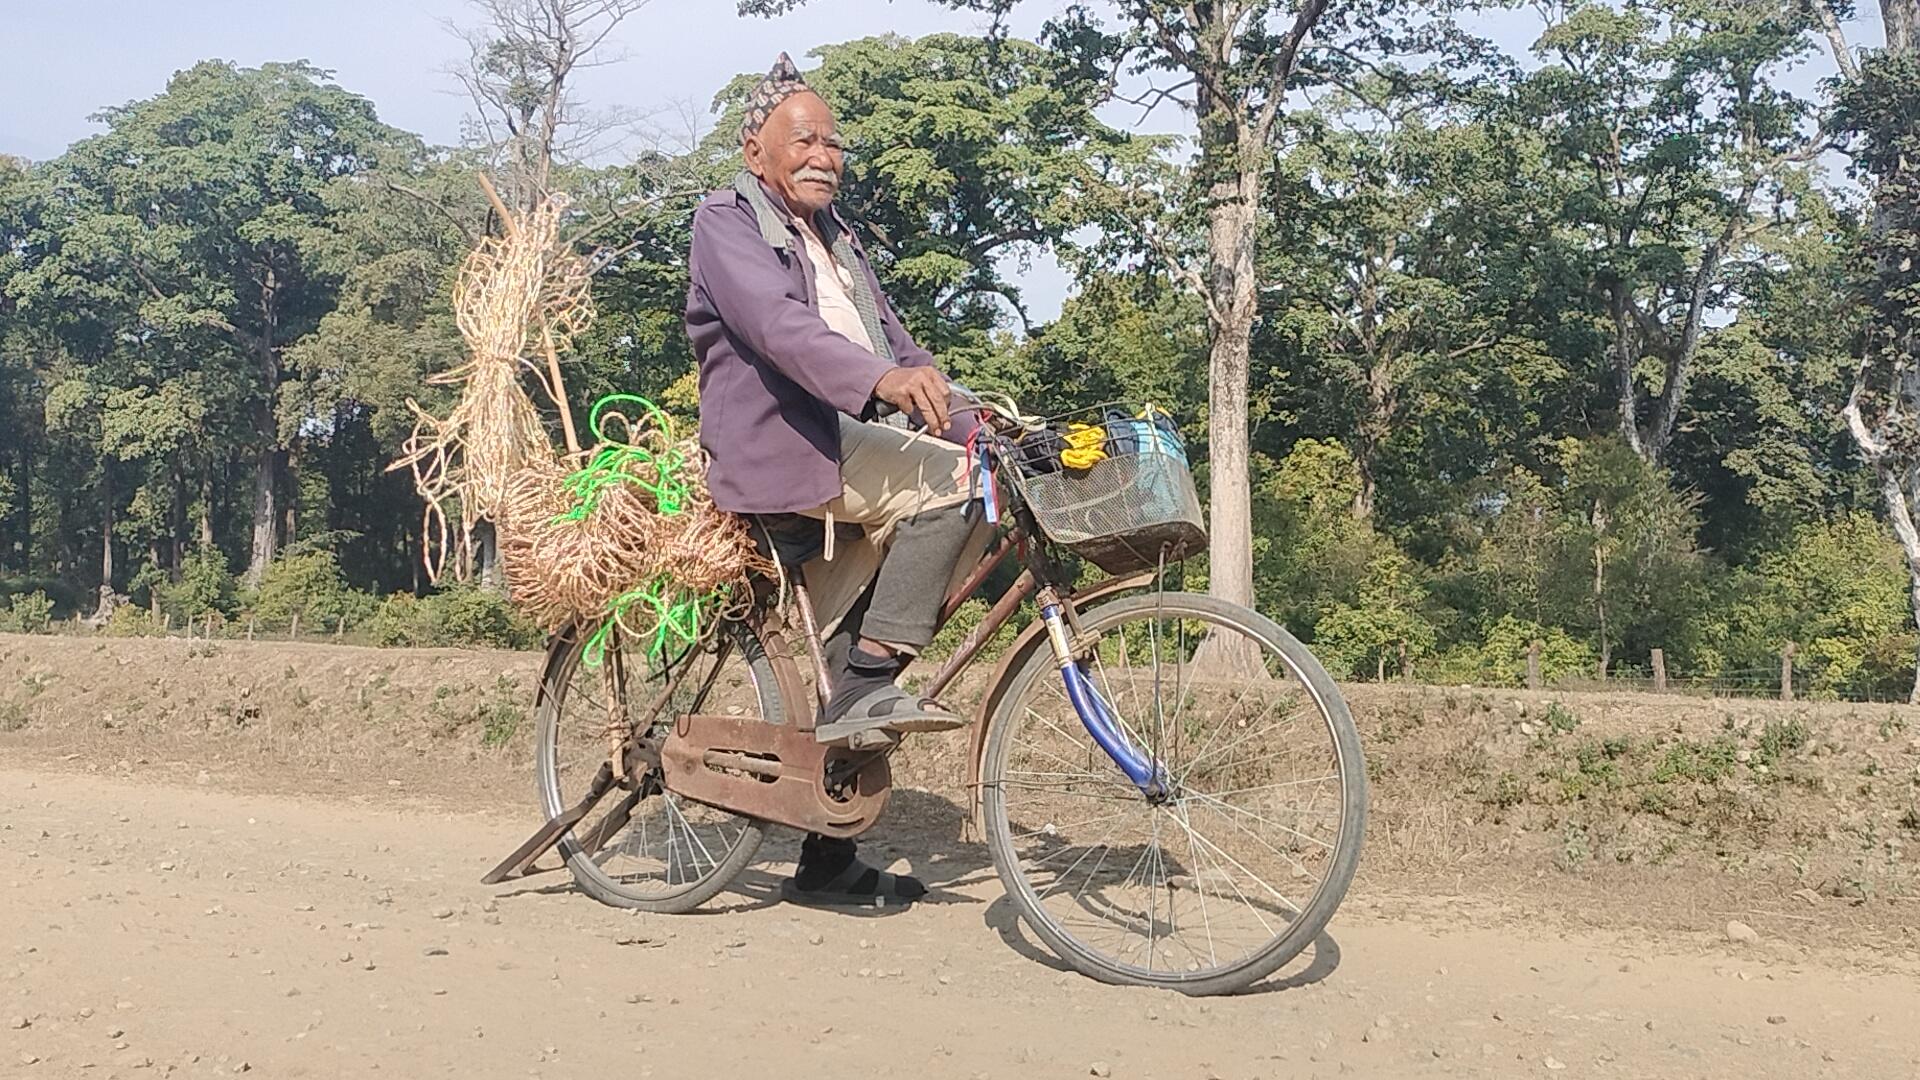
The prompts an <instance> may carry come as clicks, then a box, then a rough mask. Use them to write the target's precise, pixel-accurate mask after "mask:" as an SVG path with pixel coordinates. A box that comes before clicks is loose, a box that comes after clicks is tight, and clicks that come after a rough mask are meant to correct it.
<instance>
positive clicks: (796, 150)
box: [744, 93, 846, 215]
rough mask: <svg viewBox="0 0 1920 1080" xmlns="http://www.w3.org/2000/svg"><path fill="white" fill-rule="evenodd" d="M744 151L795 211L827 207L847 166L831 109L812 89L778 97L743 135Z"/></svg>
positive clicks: (754, 168) (810, 211)
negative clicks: (755, 126) (758, 123)
mask: <svg viewBox="0 0 1920 1080" xmlns="http://www.w3.org/2000/svg"><path fill="white" fill-rule="evenodd" d="M744 150H745V153H746V158H747V168H748V169H749V170H751V171H752V172H753V175H755V176H757V177H759V178H760V179H762V180H764V181H766V183H767V186H768V187H770V188H772V189H773V190H774V191H776V192H778V193H779V194H780V197H781V198H783V199H785V200H786V202H787V206H788V208H789V209H791V210H793V211H794V212H795V213H804V214H808V215H812V214H815V213H818V212H819V211H821V210H825V209H826V208H827V207H828V206H830V205H832V204H833V197H834V196H835V195H837V194H839V191H840V175H841V172H842V170H843V169H844V168H845V166H846V162H845V158H844V154H843V151H842V150H841V147H840V133H839V131H838V130H837V129H836V127H835V126H834V122H833V112H832V111H831V110H829V109H828V108H827V103H826V102H824V101H821V100H820V98H819V97H818V96H817V95H815V94H812V93H801V94H795V95H794V96H792V97H790V98H788V99H787V100H785V101H783V102H781V103H780V107H779V108H777V109H775V110H773V115H771V116H769V117H767V122H766V123H765V124H763V125H761V127H760V130H759V131H758V132H756V133H754V134H752V135H749V136H747V138H746V143H745V145H744Z"/></svg>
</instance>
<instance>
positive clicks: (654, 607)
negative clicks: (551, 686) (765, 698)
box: [553, 394, 726, 668]
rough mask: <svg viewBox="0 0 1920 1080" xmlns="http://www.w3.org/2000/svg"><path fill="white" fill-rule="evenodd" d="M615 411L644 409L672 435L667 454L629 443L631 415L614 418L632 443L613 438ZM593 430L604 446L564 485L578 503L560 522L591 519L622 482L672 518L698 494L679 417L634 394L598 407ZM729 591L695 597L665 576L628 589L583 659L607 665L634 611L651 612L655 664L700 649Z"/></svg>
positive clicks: (592, 417) (617, 396) (611, 609)
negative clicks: (706, 623) (708, 621)
mask: <svg viewBox="0 0 1920 1080" xmlns="http://www.w3.org/2000/svg"><path fill="white" fill-rule="evenodd" d="M616 405H637V406H639V409H638V413H639V415H642V416H644V417H645V418H646V419H647V421H648V422H649V423H650V424H651V425H652V426H653V427H654V428H655V429H656V430H658V431H660V432H661V433H662V434H664V435H665V436H666V442H667V444H668V447H669V448H668V449H667V450H664V451H661V452H659V453H655V452H654V451H652V450H649V449H648V448H646V447H644V446H636V445H634V444H633V443H632V442H630V441H628V440H630V439H632V438H633V437H634V434H633V432H634V424H633V419H632V418H631V417H629V416H628V415H626V414H625V413H614V414H613V415H616V416H619V417H620V419H621V420H622V421H623V422H624V424H625V428H626V430H625V431H623V432H622V434H623V435H625V436H626V438H625V439H616V438H613V437H612V436H610V435H608V434H607V432H606V430H605V429H604V427H603V426H602V425H603V423H604V421H605V420H606V419H607V414H608V410H609V409H610V408H611V407H613V406H616ZM587 427H588V428H589V430H591V431H592V432H593V436H594V439H595V440H597V444H598V448H597V449H596V450H595V451H594V453H593V456H592V457H591V458H589V459H588V460H587V463H586V464H585V465H583V466H582V467H580V468H579V469H577V470H575V471H574V472H572V473H570V474H568V475H567V477H566V478H565V479H564V480H563V481H562V484H563V486H564V487H565V488H566V491H567V494H568V495H569V496H570V497H571V498H572V501H573V506H572V508H571V509H569V510H568V511H567V512H566V513H564V514H560V515H559V516H557V517H555V518H554V519H553V520H554V522H555V523H556V524H557V523H559V522H562V521H585V520H586V519H587V517H588V516H589V515H591V514H592V513H593V511H594V510H595V509H596V508H597V507H598V506H599V505H600V496H601V495H602V494H603V493H604V492H606V491H607V490H609V489H611V488H613V487H615V486H617V485H620V484H634V485H636V486H638V487H639V488H640V489H641V490H642V491H645V492H646V493H647V494H649V495H651V496H652V497H653V506H654V510H655V512H657V513H660V514H664V515H667V516H673V515H675V514H679V513H681V512H682V511H684V510H685V509H686V507H687V503H688V502H689V500H690V498H691V494H692V487H691V485H690V483H689V482H688V480H687V478H686V476H685V474H684V470H685V468H686V465H687V460H686V455H684V454H682V453H681V452H680V451H679V450H677V449H673V448H672V444H673V443H674V441H675V440H674V437H673V419H672V418H671V417H669V416H668V415H667V414H666V413H665V412H664V411H662V410H661V408H660V407H659V406H658V405H655V404H654V403H653V402H651V401H648V400H647V399H646V398H643V397H640V396H638V395H635V394H608V395H607V396H605V397H603V398H601V399H600V400H599V401H596V402H594V403H593V410H592V412H591V413H590V414H589V418H588V421H587ZM725 592H726V590H725V589H717V590H714V591H712V592H709V593H706V594H702V595H693V594H689V593H687V592H686V591H684V590H682V589H678V588H676V587H675V586H674V584H673V581H672V579H671V578H670V577H668V576H666V575H661V576H660V577H657V578H655V579H653V580H652V581H648V582H646V583H644V584H641V585H639V586H637V587H635V588H632V589H628V590H627V591H626V592H623V593H621V594H620V595H619V596H616V597H614V598H613V602H612V603H611V604H609V605H608V608H609V613H608V616H607V619H606V621H605V622H604V623H602V624H601V625H600V628H599V629H598V630H596V631H594V634H593V636H592V637H590V638H588V639H587V644H586V647H585V649H584V650H583V651H582V654H581V657H580V660H581V663H583V664H585V665H586V666H587V667H589V668H597V667H599V666H600V665H601V663H602V662H603V661H604V660H605V659H606V651H607V640H608V638H609V636H610V635H611V634H612V632H613V629H614V627H616V626H621V625H622V624H623V623H624V621H625V619H626V617H627V615H628V613H629V612H630V611H633V610H635V609H639V610H640V611H642V612H645V613H647V614H648V615H649V616H650V618H651V619H652V626H653V635H652V640H651V641H650V642H649V643H648V645H647V655H648V657H649V658H651V659H652V660H654V661H655V662H658V661H660V660H661V659H662V658H663V657H665V656H666V655H667V652H668V650H669V649H673V650H675V651H676V652H678V651H683V650H685V649H688V648H691V647H693V646H694V645H696V644H698V643H699V641H700V637H701V633H702V631H701V624H702V622H703V619H704V616H705V613H706V611H707V610H708V609H709V607H710V605H712V604H713V603H715V602H716V601H718V600H719V599H721V598H722V597H723V595H724V594H725Z"/></svg>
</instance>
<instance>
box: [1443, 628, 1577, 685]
mask: <svg viewBox="0 0 1920 1080" xmlns="http://www.w3.org/2000/svg"><path fill="white" fill-rule="evenodd" d="M1535 641H1538V642H1540V678H1541V679H1542V680H1543V681H1545V682H1548V683H1552V682H1556V681H1558V680H1561V679H1565V678H1570V677H1572V678H1578V677H1583V676H1587V675H1591V674H1592V673H1593V670H1594V654H1593V649H1592V648H1591V647H1589V646H1588V645H1587V644H1586V643H1585V642H1582V641H1576V640H1575V639H1574V638H1573V637H1572V636H1570V635H1569V634H1568V633H1567V632H1566V631H1565V630H1563V629H1561V628H1560V627H1558V626H1541V625H1540V624H1539V623H1533V622H1527V621H1524V620H1522V619H1518V618H1515V617H1514V616H1513V615H1510V614H1509V615H1502V616H1500V618H1499V620H1498V621H1496V622H1495V623H1494V624H1493V625H1492V626H1491V627H1489V628H1488V629H1487V636H1486V639H1485V640H1484V641H1482V642H1481V643H1480V645H1479V646H1478V648H1474V649H1471V650H1469V651H1468V656H1467V658H1466V659H1467V661H1468V662H1467V663H1459V662H1458V661H1456V664H1457V666H1459V667H1461V668H1464V669H1465V670H1467V671H1469V672H1473V673H1485V674H1486V676H1490V678H1488V682H1489V683H1490V684H1492V685H1498V686H1524V685H1526V681H1527V655H1528V653H1529V652H1530V651H1531V649H1532V647H1533V643H1534V642H1535Z"/></svg>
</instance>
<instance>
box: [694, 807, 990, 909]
mask: <svg viewBox="0 0 1920 1080" xmlns="http://www.w3.org/2000/svg"><path fill="white" fill-rule="evenodd" d="M966 819H967V810H966V808H965V807H964V806H961V805H960V804H958V803H956V802H954V801H953V800H952V799H949V798H946V797H945V796H942V795H937V794H935V793H933V792H931V791H920V790H915V789H910V788H895V789H893V794H892V796H891V797H890V799H889V802H888V805H887V812H886V814H885V816H884V817H882V818H881V820H880V823H879V825H878V826H876V827H875V828H874V829H873V830H872V831H871V832H869V833H867V834H866V835H865V836H862V837H861V838H860V851H861V857H862V858H863V859H865V860H866V861H867V862H869V863H872V864H873V865H875V866H878V867H880V868H882V869H894V870H896V872H904V873H909V874H912V875H913V876H914V877H916V878H919V879H920V882H921V883H922V884H924V885H925V886H926V887H927V895H926V896H925V897H923V898H921V900H920V901H919V902H920V903H922V904H984V903H987V902H988V900H989V898H988V897H983V896H979V895H976V891H977V887H978V886H982V885H987V886H991V885H993V883H995V882H996V881H997V877H996V875H995V874H994V870H993V860H992V858H991V857H990V856H989V855H988V854H987V847H986V845H985V844H982V843H979V842H977V841H971V840H967V839H964V838H963V835H962V833H963V827H964V825H965V823H966ZM799 855H800V834H799V833H798V832H795V831H793V830H790V829H781V830H778V831H776V832H774V833H772V834H770V835H769V836H768V837H767V842H766V844H765V846H764V847H762V848H761V851H760V855H759V857H758V858H756V859H755V860H754V863H753V865H751V866H749V867H748V868H747V869H746V870H744V871H742V872H741V873H740V875H739V876H738V877H736V878H734V880H733V882H732V883H731V884H730V885H728V886H727V889H726V890H725V891H724V892H722V893H721V894H720V897H719V898H717V899H716V900H715V902H713V903H711V904H709V905H707V906H706V907H705V908H703V909H702V910H703V911H710V912H714V913H737V912H748V911H759V910H763V909H765V908H770V907H774V906H776V905H778V904H782V903H786V902H787V901H786V899H785V898H784V897H783V896H782V895H781V885H782V883H783V882H784V881H785V880H786V877H787V874H788V873H789V869H788V868H789V867H790V866H791V864H792V863H793V862H794V861H795V860H796V859H798V858H799ZM902 858H904V859H906V860H907V862H908V866H906V867H896V866H895V865H894V864H895V863H896V862H897V861H898V860H900V859H902ZM780 864H787V865H786V866H781V865H780ZM776 867H777V868H776ZM830 910H832V911H834V912H835V913H838V914H846V915H849V916H852V917H855V918H885V917H888V916H892V915H898V914H900V913H902V912H903V911H906V910H908V909H906V908H901V907H892V908H853V907H836V908H832V909H830Z"/></svg>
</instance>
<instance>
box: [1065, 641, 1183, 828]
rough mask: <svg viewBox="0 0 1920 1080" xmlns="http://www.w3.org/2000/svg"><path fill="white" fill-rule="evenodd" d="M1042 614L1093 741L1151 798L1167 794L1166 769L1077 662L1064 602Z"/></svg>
mask: <svg viewBox="0 0 1920 1080" xmlns="http://www.w3.org/2000/svg"><path fill="white" fill-rule="evenodd" d="M1040 618H1041V619H1042V621H1044V622H1045V623H1046V625H1047V638H1048V640H1049V641H1050V642H1051V643H1052V645H1053V656H1054V661H1055V662H1056V663H1058V664H1059V666H1060V678H1061V680H1062V681H1064V682H1065V683H1066V687H1067V700H1068V701H1069V702H1071V703H1072V704H1073V711H1074V712H1076V713H1078V714H1079V716H1080V723H1081V724H1083V725H1085V726H1086V729H1087V734H1089V735H1091V736H1093V741H1094V742H1095V743H1097V744H1099V746H1100V749H1101V750H1104V751H1105V752H1106V755H1107V756H1108V757H1110V758H1112V759H1113V763H1114V764H1115V765H1118V766H1120V771H1121V772H1123V773H1126V774H1127V779H1128V780H1131V781H1133V785H1134V786H1135V787H1137V788H1139V789H1140V792H1141V794H1143V795H1145V796H1147V798H1149V799H1158V798H1163V797H1164V796H1165V795H1166V794H1167V777H1166V772H1165V770H1163V769H1161V768H1160V765H1159V763H1158V762H1156V761H1154V760H1153V759H1152V758H1151V757H1149V756H1147V755H1146V754H1144V753H1142V752H1141V751H1140V749H1139V748H1138V747H1136V746H1134V745H1133V740H1131V739H1129V738H1127V733H1126V731H1125V730H1124V729H1123V728H1122V727H1121V726H1120V721H1119V720H1118V719H1117V718H1116V717H1115V716H1114V714H1113V709H1112V707H1111V706H1109V705H1108V704H1107V703H1106V702H1105V701H1103V700H1102V699H1101V697H1100V692H1099V691H1098V690H1096V689H1094V687H1093V684H1092V683H1091V682H1088V681H1087V676H1086V673H1085V672H1083V671H1081V670H1080V665H1079V664H1077V663H1075V662H1074V658H1073V650H1072V648H1071V646H1070V645H1069V643H1068V637H1067V626H1066V620H1065V619H1063V618H1061V615H1060V606H1059V605H1058V604H1047V605H1045V606H1043V607H1042V608H1041V609H1040Z"/></svg>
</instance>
